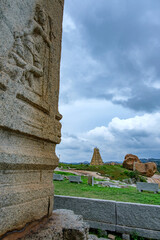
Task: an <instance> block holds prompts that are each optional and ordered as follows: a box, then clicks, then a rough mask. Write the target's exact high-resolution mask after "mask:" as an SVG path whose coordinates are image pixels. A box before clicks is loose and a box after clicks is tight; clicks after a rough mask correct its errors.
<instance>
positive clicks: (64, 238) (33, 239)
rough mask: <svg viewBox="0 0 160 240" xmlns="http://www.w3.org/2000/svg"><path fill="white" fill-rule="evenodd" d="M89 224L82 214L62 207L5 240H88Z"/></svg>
mask: <svg viewBox="0 0 160 240" xmlns="http://www.w3.org/2000/svg"><path fill="white" fill-rule="evenodd" d="M88 235H89V226H88V225H87V224H86V223H85V222H84V221H83V218H82V216H81V215H75V214H74V213H73V211H71V210H66V209H60V210H56V211H54V212H53V214H52V215H51V216H50V217H49V218H44V219H43V220H41V221H39V223H37V224H36V223H35V224H34V225H33V224H32V225H29V226H27V227H26V228H25V229H24V230H23V231H20V232H14V233H12V234H8V235H7V236H6V237H5V238H4V240H88Z"/></svg>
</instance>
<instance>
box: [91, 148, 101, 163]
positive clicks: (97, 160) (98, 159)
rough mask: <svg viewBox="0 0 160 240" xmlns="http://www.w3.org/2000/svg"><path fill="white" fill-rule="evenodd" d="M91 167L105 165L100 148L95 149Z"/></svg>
mask: <svg viewBox="0 0 160 240" xmlns="http://www.w3.org/2000/svg"><path fill="white" fill-rule="evenodd" d="M90 165H103V161H102V158H101V155H100V152H99V149H98V148H94V152H93V156H92V160H91V163H90Z"/></svg>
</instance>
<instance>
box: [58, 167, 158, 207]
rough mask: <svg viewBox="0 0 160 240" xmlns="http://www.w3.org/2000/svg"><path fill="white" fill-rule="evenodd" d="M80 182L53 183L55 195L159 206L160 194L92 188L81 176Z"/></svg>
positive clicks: (134, 190) (132, 189)
mask: <svg viewBox="0 0 160 240" xmlns="http://www.w3.org/2000/svg"><path fill="white" fill-rule="evenodd" d="M57 173H58V172H57ZM70 175H71V174H70ZM82 181H83V183H81V184H77V183H70V182H69V181H68V180H67V179H64V180H63V181H61V182H60V181H54V186H55V194H56V195H65V196H76V197H86V198H96V199H105V200H115V201H122V202H134V203H144V204H154V205H160V193H158V194H154V193H151V192H150V193H148V192H142V193H139V192H138V191H137V190H136V188H134V187H130V188H120V189H119V188H108V187H101V186H98V185H94V186H93V187H92V186H89V185H88V184H87V177H83V176H82Z"/></svg>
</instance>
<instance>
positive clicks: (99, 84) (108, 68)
mask: <svg viewBox="0 0 160 240" xmlns="http://www.w3.org/2000/svg"><path fill="white" fill-rule="evenodd" d="M65 11H66V12H67V13H68V14H70V16H71V17H72V18H73V21H74V22H75V25H76V27H77V30H76V31H74V33H72V34H71V35H69V34H67V33H64V35H63V46H64V51H63V53H64V55H65V56H64V57H63V59H62V66H63V64H64V63H65V64H66V62H67V61H68V62H67V63H68V65H67V67H66V68H65V67H62V72H63V75H64V76H62V81H63V79H64V78H65V80H64V82H62V84H63V83H65V81H66V85H67V79H72V84H71V89H70V90H69V91H66V92H65V93H64V94H63V96H62V98H63V101H64V102H67V101H70V100H71V99H75V98H79V97H86V98H93V97H94V98H106V99H107V100H110V101H112V102H113V103H115V104H121V105H122V106H124V107H128V108H131V109H133V110H136V111H146V112H151V111H155V110H157V109H159V107H160V102H159V101H157V100H158V94H159V90H157V89H154V88H150V87H146V85H145V83H144V80H145V79H146V81H148V78H152V80H151V82H152V81H155V80H158V81H159V79H160V68H159V62H160V44H158V42H159V39H160V21H159V23H157V22H156V21H153V19H154V18H156V19H158V18H159V15H160V2H159V0H154V1H152V0H141V1H138V0H137V1H135V0H130V1H128V0H122V1H117V0H113V1H106V0H100V1H96V0H94V1H93V0H92V1H91V0H88V1H85V2H83V3H82V1H81V0H77V1H76V3H75V4H73V2H72V1H71V0H69V1H68V2H66V6H65ZM154 43H155V44H154ZM156 43H157V44H156ZM66 49H67V50H66ZM81 49H82V50H86V54H88V56H90V57H91V58H92V59H94V60H95V61H97V63H98V65H97V66H96V65H95V66H94V65H93V66H92V64H91V65H88V64H89V63H88V60H87V57H86V59H85V56H83V55H82V52H81ZM136 51H138V54H137V55H136ZM99 68H101V69H99ZM148 69H154V75H153V76H152V75H151V76H148V75H147V74H146V72H147V71H148ZM92 73H94V74H93V76H92V75H91V74H92ZM90 76H92V78H91V80H90V81H86V78H87V77H90ZM124 87H129V88H130V89H131V95H132V97H131V98H129V100H128V101H114V94H111V93H110V90H112V89H113V88H119V91H121V90H122V89H123V88H124Z"/></svg>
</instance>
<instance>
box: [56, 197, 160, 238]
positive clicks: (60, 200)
mask: <svg viewBox="0 0 160 240" xmlns="http://www.w3.org/2000/svg"><path fill="white" fill-rule="evenodd" d="M54 202H55V205H54V208H55V209H60V208H62V207H63V208H66V209H70V210H73V211H74V212H75V213H76V214H81V215H82V216H83V218H84V220H85V221H86V222H87V223H88V224H89V225H90V227H91V228H96V229H102V230H108V231H113V232H114V231H115V232H117V233H122V234H132V233H135V232H136V233H137V234H138V235H139V236H141V237H144V238H150V239H157V240H159V239H160V206H159V205H148V204H138V203H125V202H116V201H108V200H100V199H89V198H79V197H69V196H55V197H54Z"/></svg>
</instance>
